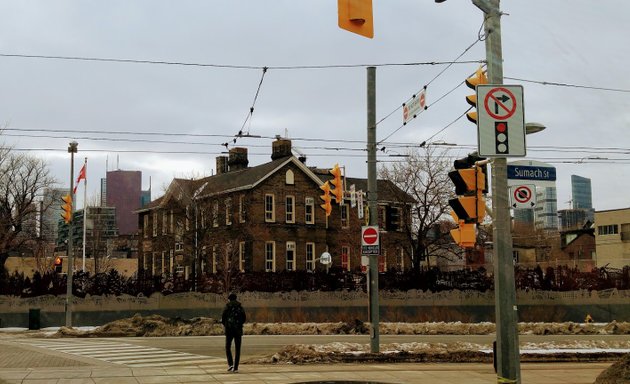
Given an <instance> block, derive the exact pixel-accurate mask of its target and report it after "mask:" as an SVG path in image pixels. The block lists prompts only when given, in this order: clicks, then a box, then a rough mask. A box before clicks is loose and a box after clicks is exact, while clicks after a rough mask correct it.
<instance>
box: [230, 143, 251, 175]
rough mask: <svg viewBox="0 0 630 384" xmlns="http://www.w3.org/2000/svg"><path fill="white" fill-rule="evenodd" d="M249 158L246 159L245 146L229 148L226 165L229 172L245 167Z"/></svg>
mask: <svg viewBox="0 0 630 384" xmlns="http://www.w3.org/2000/svg"><path fill="white" fill-rule="evenodd" d="M248 164H249V160H247V148H241V147H235V148H232V149H230V153H229V158H228V165H229V167H230V172H232V171H238V170H239V169H245V168H247V165H248Z"/></svg>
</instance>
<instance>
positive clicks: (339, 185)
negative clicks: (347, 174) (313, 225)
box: [330, 164, 343, 204]
mask: <svg viewBox="0 0 630 384" xmlns="http://www.w3.org/2000/svg"><path fill="white" fill-rule="evenodd" d="M330 174H331V175H333V177H334V178H333V179H332V180H331V181H330V183H331V184H332V185H333V186H334V187H335V188H334V189H332V191H331V193H332V194H333V196H335V201H336V202H337V203H338V204H341V203H342V202H343V179H342V178H341V168H339V164H335V166H334V167H333V168H332V169H331V170H330Z"/></svg>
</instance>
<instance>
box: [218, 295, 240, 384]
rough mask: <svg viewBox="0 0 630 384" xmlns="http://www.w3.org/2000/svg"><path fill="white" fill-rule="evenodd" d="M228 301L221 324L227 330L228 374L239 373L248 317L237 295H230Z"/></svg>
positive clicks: (226, 353)
mask: <svg viewBox="0 0 630 384" xmlns="http://www.w3.org/2000/svg"><path fill="white" fill-rule="evenodd" d="M228 300H229V301H228V303H227V304H226V305H225V309H224V310H223V314H222V315H221V324H223V327H224V328H225V355H226V357H227V363H228V372H234V373H237V372H238V363H239V361H240V359H241V341H242V338H243V324H244V323H245V320H246V316H245V310H244V309H243V306H242V305H241V303H239V302H238V301H237V300H236V293H230V295H229V296H228ZM232 340H234V359H232Z"/></svg>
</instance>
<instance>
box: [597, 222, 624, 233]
mask: <svg viewBox="0 0 630 384" xmlns="http://www.w3.org/2000/svg"><path fill="white" fill-rule="evenodd" d="M617 233H619V226H618V225H617V224H610V225H600V226H598V227H597V234H598V235H616V234H617Z"/></svg>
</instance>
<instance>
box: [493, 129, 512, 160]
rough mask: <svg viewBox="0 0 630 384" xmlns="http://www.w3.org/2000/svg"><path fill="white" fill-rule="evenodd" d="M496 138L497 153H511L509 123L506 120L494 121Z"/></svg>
mask: <svg viewBox="0 0 630 384" xmlns="http://www.w3.org/2000/svg"><path fill="white" fill-rule="evenodd" d="M494 139H495V145H496V152H497V154H499V153H500V154H508V153H510V146H509V142H508V123H507V122H506V121H495V122H494Z"/></svg>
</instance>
